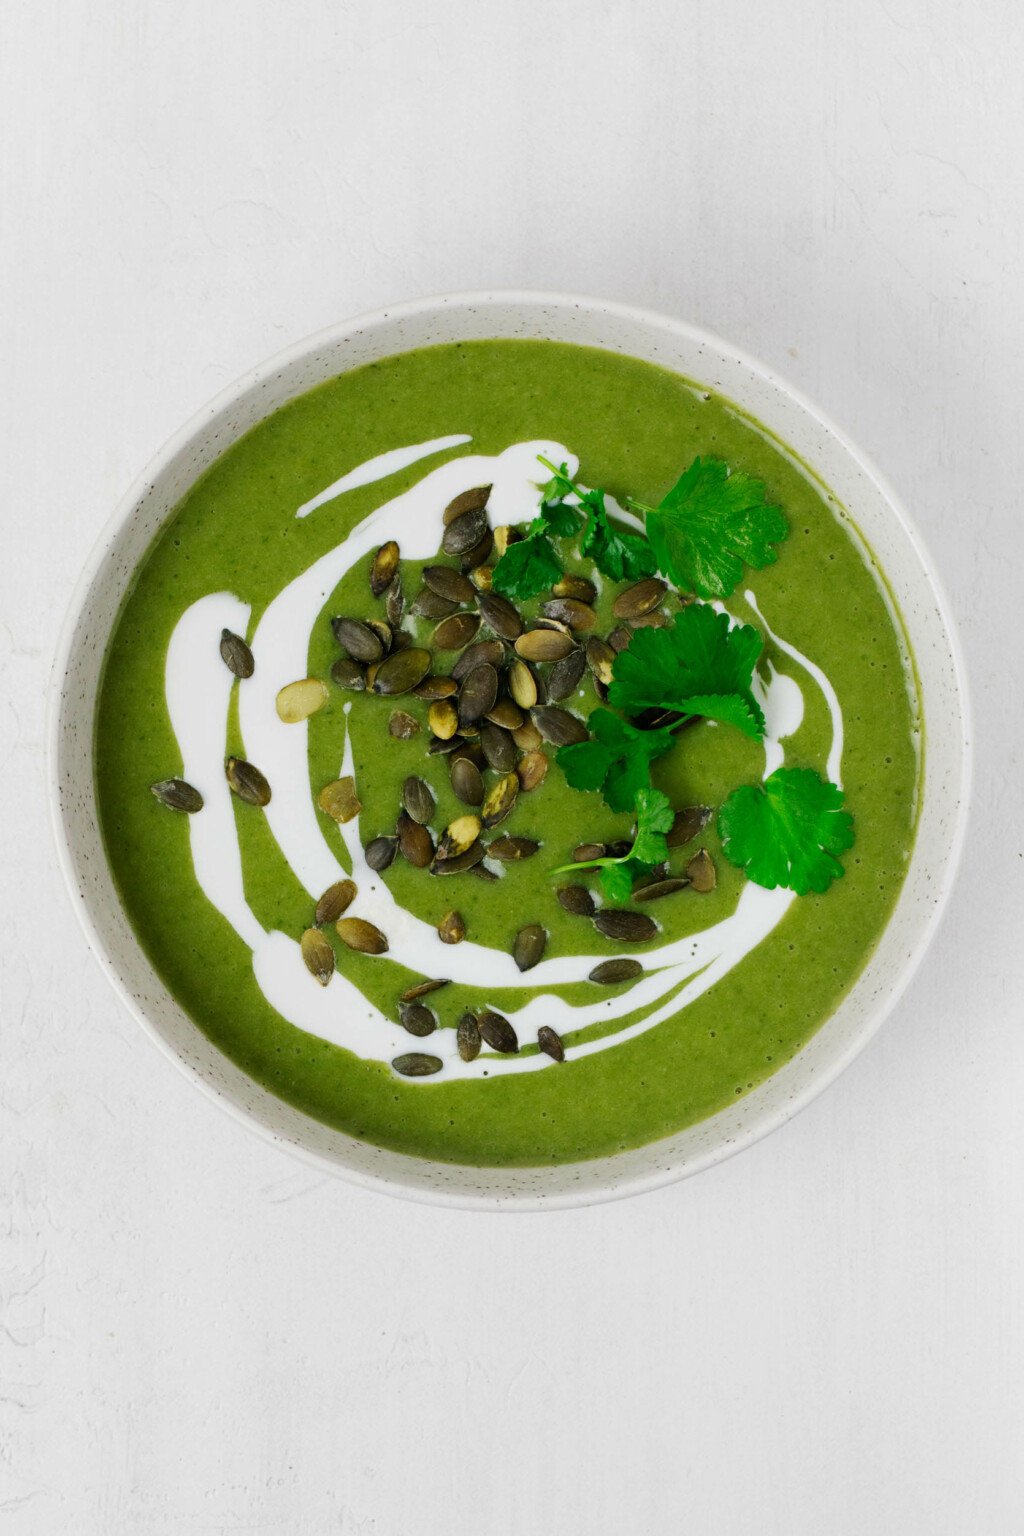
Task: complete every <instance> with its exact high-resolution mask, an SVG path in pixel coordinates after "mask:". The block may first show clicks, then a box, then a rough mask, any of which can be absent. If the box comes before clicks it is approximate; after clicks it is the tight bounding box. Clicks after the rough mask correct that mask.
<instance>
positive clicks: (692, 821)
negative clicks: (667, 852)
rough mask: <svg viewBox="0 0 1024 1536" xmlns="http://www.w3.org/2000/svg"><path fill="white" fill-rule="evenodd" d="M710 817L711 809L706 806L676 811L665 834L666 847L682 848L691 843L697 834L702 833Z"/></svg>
mask: <svg viewBox="0 0 1024 1536" xmlns="http://www.w3.org/2000/svg"><path fill="white" fill-rule="evenodd" d="M711 816H712V811H711V808H710V806H707V805H691V806H688V807H687V808H686V810H683V811H676V819H675V821H673V823H672V825H671V827H670V828H669V830H668V832H666V834H665V841H666V842H667V843H668V846H669V847H670V848H683V847H685V845H686V844H687V843H691V842H692V841H693V839H694V838H695V837H696V836H697V834H698V833H700V832H703V830H704V828H705V827H706V826H707V824H708V822H709V821H710V820H711Z"/></svg>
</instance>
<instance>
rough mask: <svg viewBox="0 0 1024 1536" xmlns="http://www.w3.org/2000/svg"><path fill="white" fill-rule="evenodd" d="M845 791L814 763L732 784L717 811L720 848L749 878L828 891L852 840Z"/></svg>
mask: <svg viewBox="0 0 1024 1536" xmlns="http://www.w3.org/2000/svg"><path fill="white" fill-rule="evenodd" d="M842 805H843V791H842V790H841V789H839V788H838V787H837V786H836V785H835V784H832V783H830V782H829V781H828V780H827V779H823V778H821V776H820V775H819V774H817V773H815V772H814V770H813V769H812V768H777V769H776V770H775V772H774V773H773V774H770V775H769V777H768V778H767V779H765V781H764V783H763V784H756V785H755V784H745V785H743V787H742V788H740V789H734V790H733V792H732V794H731V795H730V796H729V798H728V799H727V800H726V802H725V804H724V805H723V806H722V808H721V810H720V811H719V813H718V830H719V833H720V835H721V838H722V851H723V852H724V854H725V856H726V858H727V859H729V860H730V862H731V863H733V864H735V865H736V866H737V867H738V868H740V869H745V870H746V873H747V878H748V879H750V880H753V881H754V882H755V884H757V885H764V886H767V887H768V889H769V890H774V888H775V887H776V886H779V885H783V886H787V887H788V888H789V890H791V891H796V893H797V895H799V896H806V894H807V892H808V891H827V890H828V888H829V886H830V885H831V883H832V881H833V880H837V879H839V877H840V876H841V875H842V874H843V866H842V864H841V863H840V862H839V859H838V857H837V855H838V854H840V853H844V852H845V851H846V849H847V848H849V847H851V846H852V844H853V817H852V816H851V815H850V813H849V811H844V810H843V809H842Z"/></svg>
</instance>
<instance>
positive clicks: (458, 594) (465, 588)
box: [423, 565, 476, 603]
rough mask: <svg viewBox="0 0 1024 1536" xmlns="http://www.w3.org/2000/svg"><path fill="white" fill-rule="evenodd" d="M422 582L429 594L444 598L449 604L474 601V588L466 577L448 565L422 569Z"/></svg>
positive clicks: (428, 566) (430, 566)
mask: <svg viewBox="0 0 1024 1536" xmlns="http://www.w3.org/2000/svg"><path fill="white" fill-rule="evenodd" d="M423 581H424V583H425V585H426V586H428V587H429V588H430V590H431V592H436V593H437V596H438V597H443V598H446V599H447V601H448V602H450V603H473V602H475V601H476V588H475V587H474V585H473V583H472V582H471V581H470V579H469V577H468V576H464V575H463V573H462V572H461V571H457V570H455V569H454V567H453V566H450V565H426V566H424V567H423Z"/></svg>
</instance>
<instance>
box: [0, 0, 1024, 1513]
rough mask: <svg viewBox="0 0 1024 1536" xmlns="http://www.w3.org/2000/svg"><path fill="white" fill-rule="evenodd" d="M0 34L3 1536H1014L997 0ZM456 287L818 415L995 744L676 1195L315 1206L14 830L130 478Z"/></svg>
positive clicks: (1009, 391)
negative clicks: (836, 424) (566, 294)
mask: <svg viewBox="0 0 1024 1536" xmlns="http://www.w3.org/2000/svg"><path fill="white" fill-rule="evenodd" d="M0 26H2V31H3V39H2V44H0V114H2V122H0V220H2V235H0V294H2V298H0V304H2V307H3V314H2V327H3V329H2V336H0V371H2V378H0V390H2V395H0V422H2V426H0V438H2V441H3V479H2V492H0V494H2V517H3V533H4V558H3V562H2V566H0V581H2V584H3V594H2V602H0V674H2V675H0V789H2V805H3V810H2V813H0V815H2V841H0V870H2V871H3V879H2V882H0V904H2V906H0V933H2V936H3V945H2V952H0V966H2V970H0V984H2V1008H3V1013H2V1053H3V1061H2V1069H0V1094H2V1121H0V1137H2V1142H0V1200H2V1212H0V1525H2V1528H3V1531H4V1536H49V1533H63V1532H73V1533H75V1536H198V1533H210V1532H215V1533H222V1532H223V1533H228V1532H241V1531H246V1532H249V1531H259V1532H267V1533H273V1536H285V1533H287V1536H292V1533H296V1536H298V1533H302V1536H307V1533H309V1536H320V1533H340V1536H414V1533H415V1536H433V1533H442V1532H443V1533H444V1536H463V1533H474V1536H475V1533H478V1532H480V1533H482V1532H486V1533H487V1536H512V1533H515V1536H520V1533H530V1536H533V1533H544V1536H547V1533H552V1536H576V1533H581V1536H582V1533H586V1536H605V1533H608V1536H634V1533H636V1536H662V1533H672V1536H676V1533H679V1532H684V1531H685V1532H687V1533H693V1536H822V1533H824V1536H868V1533H870V1536H876V1533H882V1536H889V1533H892V1536H918V1533H920V1536H961V1533H972V1536H973V1533H978V1536H1016V1533H1019V1532H1020V1531H1021V1529H1022V1523H1024V1513H1022V1507H1024V1459H1022V1457H1021V1455H1020V1451H1021V1438H1022V1427H1024V1425H1022V1420H1024V1338H1022V1313H1021V1300H1022V1296H1021V1276H1022V1260H1024V1224H1022V1221H1021V1215H1022V1195H1024V1173H1022V1162H1024V1136H1022V1129H1021V1127H1022V1123H1024V1115H1022V1100H1024V1030H1022V1024H1024V1018H1022V1015H1024V1007H1022V1001H1021V999H1022V996H1024V941H1022V928H1021V923H1022V919H1024V894H1022V878H1021V877H1022V865H1021V850H1022V832H1024V811H1022V802H1024V783H1022V776H1021V766H1022V762H1021V758H1022V753H1021V748H1022V743H1024V729H1022V723H1021V714H1022V712H1021V686H1020V669H1021V662H1020V657H1021V634H1022V623H1024V618H1022V611H1024V605H1022V602H1021V587H1020V574H1021V535H1020V519H1021V490H1022V485H1024V475H1022V470H1024V455H1022V450H1021V425H1020V417H1021V402H1022V398H1024V363H1022V356H1024V348H1022V321H1024V300H1022V278H1021V272H1022V255H1024V252H1022V233H1024V182H1022V177H1021V150H1022V145H1024V105H1022V95H1021V90H1020V57H1021V50H1022V47H1024V24H1022V20H1021V13H1020V9H1019V7H1018V6H1017V5H1016V4H1014V3H1011V0H1003V3H999V0H981V3H977V0H975V3H972V4H970V5H967V4H963V3H961V0H957V3H954V4H949V3H942V0H886V3H885V4H881V3H875V0H864V3H862V4H852V3H851V4H847V3H841V0H836V3H832V4H827V3H821V0H785V3H776V4H773V5H761V6H758V5H754V4H753V3H750V0H708V3H706V4H693V3H691V4H678V3H674V0H662V3H655V0H650V3H648V4H640V3H636V4H627V3H621V0H619V3H616V0H603V3H602V0H588V3H579V0H561V3H559V4H551V3H540V0H537V3H533V0H530V3H515V0H505V3H504V4H501V5H499V4H497V3H493V4H488V3H480V4H476V5H474V4H472V3H470V0H448V3H444V0H392V3H389V0H376V3H374V4H367V3H361V0H355V3H352V4H347V5H340V4H330V3H327V0H322V3H313V0H292V3H286V0H259V3H257V0H249V3H247V4H242V3H233V0H220V3H218V0H203V3H197V0H176V3H175V4H173V5H170V4H161V3H150V4H145V3H143V4H139V3H138V0H84V3H83V0H61V3H57V0H6V4H5V5H4V7H3V12H2V18H0ZM485 286H535V287H565V288H572V289H579V290H583V291H588V292H593V293H597V294H600V295H603V296H607V297H616V298H620V299H624V300H627V301H633V302H639V303H642V304H646V305H650V306H654V307H660V308H663V309H666V310H668V311H670V312H672V313H675V314H678V315H681V316H683V317H686V318H689V319H692V320H695V321H697V322H699V323H702V324H704V325H706V326H708V327H710V328H711V329H714V330H717V331H720V332H722V333H723V334H724V335H726V336H728V337H730V338H731V339H733V340H735V341H737V342H739V343H740V344H741V345H743V346H745V347H747V348H749V349H750V350H751V351H753V352H754V353H755V354H759V355H760V356H762V357H763V358H765V359H766V360H767V361H768V362H769V363H771V364H772V365H774V366H776V367H777V368H779V369H780V370H781V371H782V372H783V373H784V374H786V375H788V376H789V377H790V378H792V379H793V380H794V381H795V382H796V383H798V384H799V385H801V386H802V387H803V388H804V389H805V390H806V391H808V392H809V393H810V394H811V395H812V396H813V397H814V398H816V399H817V400H818V401H819V402H820V403H821V404H822V405H823V406H824V407H825V408H826V409H827V410H828V411H829V412H831V413H832V414H833V415H834V416H835V417H836V418H837V419H838V420H839V421H840V422H841V423H842V424H843V425H844V426H845V427H847V429H848V430H849V431H850V432H851V433H852V435H853V436H854V438H855V439H856V440H859V441H860V442H861V444H862V445H863V446H864V447H865V448H866V449H867V451H868V452H869V453H870V454H872V455H873V456H874V457H875V458H876V459H877V461H878V462H879V463H880V465H881V466H882V467H883V468H884V469H885V470H886V471H887V472H888V473H889V474H890V476H891V477H892V478H893V480H894V481H895V483H896V485H897V487H898V488H899V490H900V491H901V492H902V493H903V495H904V496H905V498H906V500H907V501H908V503H909V504H910V506H911V508H912V509H913V511H914V513H915V515H916V517H917V518H918V520H919V523H920V525H921V527H922V528H923V530H924V532H925V535H926V538H927V540H928V542H929V544H930V546H931V548H932V550H933V552H934V554H935V557H936V559H937V562H938V564H939V567H940V569H941V571H942V573H943V575H944V577H945V580H946V582H947V584H948V587H949V589H950V593H951V596H952V599H953V603H954V607H955V609H956V611H957V613H958V615H959V619H960V623H961V626H962V634H963V638H964V641H965V644H966V649H967V654H968V660H969V664H970V667H971V671H972V677H973V685H974V696H975V706H976V714H977V739H978V746H979V763H978V772H977V785H976V794H975V803H974V814H973V825H972V830H971V834H970V837H969V846H968V852H967V857H966V861H965V867H964V871H963V876H962V879H961V882H960V886H959V890H958V893H957V895H956V898H955V900H954V902H953V906H952V908H951V910H950V912H949V914H948V917H947V920H946V922H945V924H944V927H943V929H942V931H941V934H940V936H939V939H938V941H937V943H936V945H935V948H934V952H933V953H932V955H931V956H930V959H929V961H928V963H927V964H926V966H925V968H924V970H923V972H922V974H921V975H920V977H919V979H918V980H917V982H916V983H915V985H914V986H913V988H912V990H911V992H910V994H909V996H908V998H907V1000H906V1001H905V1003H904V1004H903V1005H902V1006H901V1007H900V1008H899V1010H898V1013H897V1015H896V1017H895V1018H894V1019H893V1020H892V1021H891V1022H890V1024H889V1025H887V1027H886V1028H885V1030H884V1031H883V1033H882V1035H881V1036H880V1037H879V1038H878V1040H877V1041H876V1042H875V1043H874V1044H873V1045H872V1046H871V1047H870V1048H869V1049H868V1051H867V1052H866V1054H865V1055H864V1056H863V1057H861V1059H860V1060H859V1061H858V1062H857V1064H856V1065H855V1066H854V1067H853V1068H852V1069H851V1070H850V1071H849V1072H848V1073H847V1074H846V1076H845V1077H844V1078H843V1079H842V1080H841V1081H840V1082H839V1084H838V1085H837V1086H835V1087H834V1088H833V1089H832V1090H831V1091H830V1092H829V1093H828V1094H827V1095H826V1096H825V1097H824V1098H823V1099H820V1100H819V1101H818V1102H817V1103H816V1104H815V1105H813V1106H812V1108H811V1109H810V1110H808V1111H807V1112H806V1113H804V1114H803V1115H802V1116H801V1117H800V1118H799V1119H798V1120H797V1121H795V1122H794V1123H793V1124H792V1125H790V1126H789V1127H787V1128H786V1129H785V1130H783V1131H781V1132H780V1133H778V1134H776V1135H775V1136H773V1137H772V1138H770V1139H769V1140H768V1141H767V1142H763V1143H762V1144H761V1145H760V1146H758V1147H756V1148H755V1149H753V1150H752V1151H749V1152H747V1153H745V1154H744V1155H743V1156H742V1157H740V1158H738V1159H736V1160H734V1161H733V1162H730V1163H728V1164H727V1165H725V1166H723V1167H721V1168H719V1169H717V1170H715V1171H713V1172H711V1173H707V1174H704V1175H702V1176H701V1177H699V1178H698V1179H696V1180H693V1181H691V1182H689V1183H686V1184H683V1185H678V1186H676V1187H675V1188H672V1189H669V1190H666V1191H664V1192H662V1193H659V1194H657V1195H652V1196H647V1197H644V1198H642V1199H638V1200H635V1201H633V1202H627V1203H624V1204H620V1205H614V1206H606V1207H602V1208H595V1209H591V1210H585V1211H579V1212H575V1213H567V1214H551V1215H541V1216H520V1217H498V1216H487V1215H478V1214H459V1213H449V1212H445V1211H440V1210H433V1209H424V1208H419V1207H416V1206H412V1205H405V1204H400V1203H398V1202H394V1201H389V1200H386V1199H381V1198H376V1197H373V1196H370V1195H367V1194H364V1193H360V1192H357V1191H354V1190H350V1189H348V1188H347V1187H346V1186H344V1185H343V1184H340V1183H332V1182H330V1181H328V1180H323V1179H316V1178H314V1177H312V1176H311V1175H310V1174H309V1173H307V1172H306V1171H305V1170H304V1169H303V1168H302V1167H301V1165H299V1164H297V1163H293V1162H291V1161H290V1160H289V1159H288V1158H287V1157H286V1156H285V1155H284V1154H283V1153H280V1152H278V1151H276V1150H274V1149H272V1148H270V1147H268V1146H264V1145H263V1144H262V1143H261V1142H259V1141H257V1140H256V1139H255V1138H254V1137H250V1136H248V1135H246V1134H245V1133H244V1132H243V1131H242V1130H241V1129H239V1128H238V1127H237V1126H236V1125H235V1124H234V1123H232V1122H231V1121H229V1120H228V1119H227V1118H226V1117H223V1116H220V1115H218V1114H217V1113H216V1111H215V1110H214V1109H213V1108H212V1107H211V1106H210V1105H209V1103H207V1102H206V1101H205V1100H204V1099H202V1098H200V1096H199V1095H198V1094H196V1093H195V1092H194V1090H192V1089H191V1088H190V1087H189V1086H188V1084H187V1083H186V1082H185V1081H184V1079H182V1078H180V1077H178V1076H177V1074H176V1073H175V1072H174V1071H173V1069H172V1068H171V1067H170V1066H169V1065H168V1064H167V1063H166V1062H164V1061H163V1060H162V1059H161V1058H160V1057H158V1055H157V1054H156V1052H155V1051H154V1050H153V1049H152V1048H151V1047H150V1046H149V1045H148V1044H147V1043H146V1041H145V1040H144V1038H143V1037H142V1035H141V1034H140V1033H139V1031H138V1030H137V1029H136V1027H135V1026H134V1025H133V1024H132V1023H131V1022H130V1020H129V1019H128V1018H127V1017H126V1016H125V1015H123V1014H122V1013H121V1012H120V1011H119V1009H118V1007H117V1006H116V1005H115V1002H114V1000H113V997H112V995H111V994H110V993H109V992H108V989H107V986H106V983H105V982H104V981H103V980H102V978H101V976H100V974H99V971H98V969H97V967H96V966H95V964H94V963H93V961H92V960H91V959H90V957H89V955H88V953H87V951H86V948H85V945H84V941H83V939H82V938H81V936H80V934H79V932H78V929H77V925H76V923H75V920H74V918H73V916H72V913H71V909H70V905H69V902H68V901H67V900H66V898H65V896H64V894H63V891H62V889H61V888H60V886H59V881H58V877H57V872H56V868H55V860H54V856H53V853H52V851H51V847H50V842H49V834H48V830H47V828H46V824H45V815H46V806H45V794H44V778H43V759H42V725H43V695H44V688H45V685H46V678H47V672H48V666H49V659H50V653H51V649H52V646H53V643H54V639H55V634H56V629H57V625H58V622H59V619H60V615H61V613H62V610H63V608H64V606H65V603H66V601H67V598H68V596H69V594H70V591H71V588H72V585H73V582H74V580H75V577H76V575H77V573H78V571H79V569H80V566H81V564H82V561H83V558H84V556H85V554H86V552H87V551H88V549H89V548H90V546H91V545H92V543H93V540H94V538H95V537H96V534H97V532H98V530H99V528H100V526H101V524H102V522H103V521H104V520H105V518H106V517H107V515H108V512H109V510H110V509H111V507H112V505H113V504H114V502H115V500H116V499H117V497H118V496H119V495H120V494H121V492H122V491H123V489H124V488H125V486H126V485H127V483H128V481H129V480H130V479H131V478H132V477H133V476H134V474H135V473H136V471H137V470H138V469H139V468H140V467H141V466H142V465H143V463H144V462H145V460H146V459H147V458H148V457H149V455H150V453H151V452H152V451H153V450H154V449H155V448H156V446H157V445H159V444H160V443H161V442H162V440H163V439H164V438H165V437H166V436H167V435H168V434H169V433H170V432H171V431H172V430H174V429H175V428H176V427H177V426H178V425H179V424H180V422H181V421H182V420H184V418H185V417H187V416H188V415H190V414H191V413H192V412H193V410H195V409H196V407H197V406H198V405H200V404H201V403H202V402H203V401H204V400H205V399H206V397H208V396H209V395H211V394H212V393H213V392H214V391H215V390H217V389H219V388H220V387H221V386H222V385H223V384H225V383H227V382H229V381H230V380H231V379H232V378H233V377H234V376H235V375H236V374H238V373H239V372H241V371H242V370H243V369H245V368H248V367H249V366H250V365H251V364H253V363H255V362H257V361H259V360H260V359H261V358H263V357H264V356H266V355H267V354H269V353H271V352H273V351H275V350H276V349H277V348H278V347H280V346H282V345H283V344H285V343H286V342H289V341H291V340H293V339H295V338H297V337H299V336H302V335H303V334H304V333H306V332H308V331H311V330H313V329H315V328H317V327H319V326H321V325H323V324H326V323H327V322H330V321H334V320H336V319H338V318H339V317H342V316H344V315H346V314H349V313H353V312H356V311H358V310H361V309H364V308H367V307H370V306H373V305H377V304H383V303H386V302H388V301H391V300H394V299H396V298H404V297H409V296H413V295H416V294H420V293H425V292H431V291H440V290H445V289H458V288H466V287H485ZM933 729H941V722H934V723H933Z"/></svg>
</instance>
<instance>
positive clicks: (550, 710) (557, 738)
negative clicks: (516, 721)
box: [533, 704, 589, 747]
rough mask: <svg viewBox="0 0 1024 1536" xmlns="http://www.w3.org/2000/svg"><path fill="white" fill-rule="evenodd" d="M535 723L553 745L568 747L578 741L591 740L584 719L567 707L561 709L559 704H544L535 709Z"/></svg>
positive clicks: (545, 738)
mask: <svg viewBox="0 0 1024 1536" xmlns="http://www.w3.org/2000/svg"><path fill="white" fill-rule="evenodd" d="M533 723H534V725H535V726H536V727H537V729H538V730H539V731H540V733H541V735H542V736H543V737H544V740H545V741H550V743H551V745H552V746H553V747H568V746H572V745H573V744H574V743H576V742H577V741H587V740H589V733H588V731H587V728H586V726H585V725H584V724H583V721H582V720H580V719H579V718H578V717H577V716H576V715H571V714H570V713H569V711H568V710H567V709H559V708H558V706H557V704H544V705H541V707H540V709H535V710H534V712H533Z"/></svg>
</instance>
